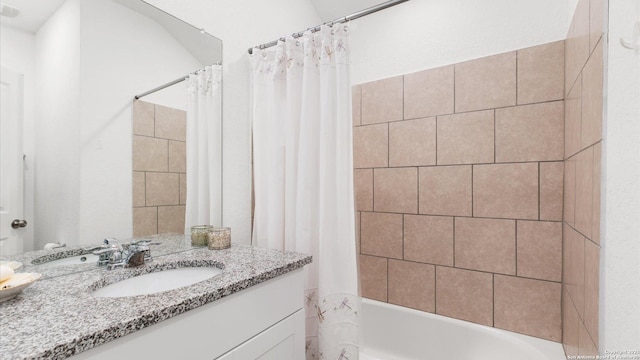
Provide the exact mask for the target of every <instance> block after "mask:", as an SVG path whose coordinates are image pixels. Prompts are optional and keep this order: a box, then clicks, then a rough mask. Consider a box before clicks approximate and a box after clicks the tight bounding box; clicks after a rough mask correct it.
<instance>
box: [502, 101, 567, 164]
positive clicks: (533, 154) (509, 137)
mask: <svg viewBox="0 0 640 360" xmlns="http://www.w3.org/2000/svg"><path fill="white" fill-rule="evenodd" d="M563 131H564V101H554V102H546V103H542V104H533V105H521V106H515V107H510V108H505V109H496V162H523V161H548V160H563V158H562V157H563V150H564V135H563Z"/></svg>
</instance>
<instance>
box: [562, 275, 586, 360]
mask: <svg viewBox="0 0 640 360" xmlns="http://www.w3.org/2000/svg"><path fill="white" fill-rule="evenodd" d="M581 326H582V323H581V322H580V318H579V317H578V312H577V311H576V308H575V306H574V305H573V301H572V300H571V296H569V293H568V292H567V290H566V288H564V289H563V294H562V345H563V347H564V352H565V354H566V356H567V357H569V356H572V357H574V358H575V357H576V356H578V349H579V342H580V340H579V336H580V335H579V334H580V327H581Z"/></svg>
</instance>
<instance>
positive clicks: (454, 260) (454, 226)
mask: <svg viewBox="0 0 640 360" xmlns="http://www.w3.org/2000/svg"><path fill="white" fill-rule="evenodd" d="M452 240H453V241H452V242H453V267H454V268H455V267H456V217H455V216H454V217H453V231H452Z"/></svg>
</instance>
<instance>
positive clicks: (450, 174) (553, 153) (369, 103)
mask: <svg viewBox="0 0 640 360" xmlns="http://www.w3.org/2000/svg"><path fill="white" fill-rule="evenodd" d="M564 53H565V44H564V41H559V42H554V43H550V44H544V45H540V46H535V47H532V48H527V49H522V50H518V51H513V52H508V53H505V54H499V55H494V56H490V57H486V58H481V59H477V60H472V61H468V62H464V63H460V64H455V65H449V66H445V67H441V68H437V69H430V70H425V71H421V72H417V73H413V74H406V75H404V76H397V77H393V78H389V79H383V80H379V81H374V82H370V83H366V84H361V85H356V86H354V87H353V121H354V126H355V128H354V167H355V191H356V206H357V225H358V231H359V234H358V235H359V246H360V274H361V286H362V294H363V296H365V297H368V298H372V299H376V300H381V301H386V302H390V303H394V304H398V305H402V306H407V307H411V308H415V309H419V310H423V311H428V312H434V313H437V314H441V315H445V316H450V317H455V318H459V319H464V320H468V321H472V322H476V323H479V324H483V325H488V326H495V327H497V328H502V329H507V330H511V331H516V332H520V333H524V334H528V335H532V336H537V337H541V338H545V339H550V340H554V341H560V340H561V339H562V322H561V306H562V301H561V294H562V290H561V288H562V286H561V282H562V231H563V230H562V229H563V228H562V219H563V171H564V166H563V160H564V156H563V155H564V146H565V144H564V138H563V132H564V126H565V125H564V117H565V108H564V61H565V59H564Z"/></svg>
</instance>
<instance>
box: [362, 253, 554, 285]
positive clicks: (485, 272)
mask: <svg viewBox="0 0 640 360" xmlns="http://www.w3.org/2000/svg"><path fill="white" fill-rule="evenodd" d="M361 255H363V256H369V257H374V258H377V259H387V260H397V261H404V262H409V263H412V264H422V265H433V266H436V267H444V268H448V269H454V270H464V271H472V272H476V273H481V274H490V275H500V276H507V277H511V278H518V279H526V280H532V281H542V282H545V283H551V284H562V281H561V280H549V279H541V278H535V277H530V276H518V275H515V274H505V273H499V272H491V271H487V270H479V269H472V268H466V267H456V266H451V265H444V264H433V263H427V262H420V261H416V260H403V259H398V258H387V257H385V256H382V255H374V254H366V253H363V254H361Z"/></svg>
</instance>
